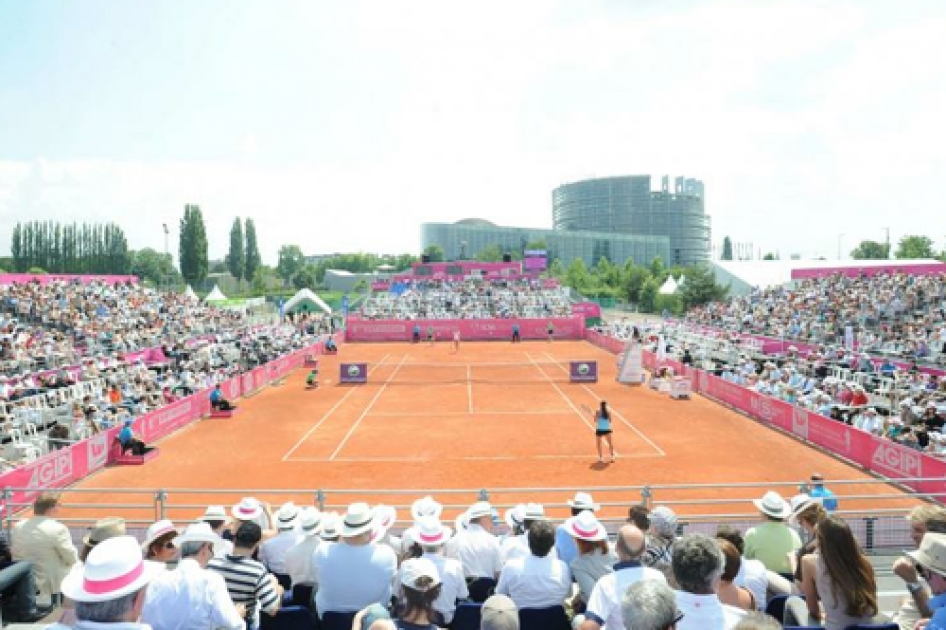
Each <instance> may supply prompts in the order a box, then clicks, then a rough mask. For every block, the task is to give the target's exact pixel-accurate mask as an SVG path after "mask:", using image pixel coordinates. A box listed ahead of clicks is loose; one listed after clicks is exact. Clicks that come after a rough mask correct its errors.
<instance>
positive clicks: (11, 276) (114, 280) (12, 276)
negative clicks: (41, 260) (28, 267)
mask: <svg viewBox="0 0 946 630" xmlns="http://www.w3.org/2000/svg"><path fill="white" fill-rule="evenodd" d="M60 280H64V281H66V282H72V281H74V280H78V281H79V282H81V283H82V284H89V283H92V282H105V283H107V284H118V283H119V282H131V283H133V284H136V283H137V282H138V276H109V275H101V276H96V275H89V276H80V275H72V274H64V273H49V274H34V273H0V284H26V283H28V282H38V283H39V284H49V283H50V282H57V281H60Z"/></svg>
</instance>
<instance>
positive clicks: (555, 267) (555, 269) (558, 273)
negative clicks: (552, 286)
mask: <svg viewBox="0 0 946 630" xmlns="http://www.w3.org/2000/svg"><path fill="white" fill-rule="evenodd" d="M549 277H552V278H558V279H559V280H564V279H565V263H563V262H562V259H561V258H553V259H552V264H551V265H549Z"/></svg>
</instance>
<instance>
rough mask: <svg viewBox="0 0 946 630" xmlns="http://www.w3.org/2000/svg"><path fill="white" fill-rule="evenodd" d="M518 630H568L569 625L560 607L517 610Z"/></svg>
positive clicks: (563, 609)
mask: <svg viewBox="0 0 946 630" xmlns="http://www.w3.org/2000/svg"><path fill="white" fill-rule="evenodd" d="M519 628H520V630H570V628H571V624H570V623H569V621H568V615H566V614H565V608H564V607H562V606H550V607H549V608H521V609H519Z"/></svg>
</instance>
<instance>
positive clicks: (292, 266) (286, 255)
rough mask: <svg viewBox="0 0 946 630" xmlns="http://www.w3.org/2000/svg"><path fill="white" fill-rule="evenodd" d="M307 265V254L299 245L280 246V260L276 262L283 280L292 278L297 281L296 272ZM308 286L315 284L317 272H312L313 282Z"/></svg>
mask: <svg viewBox="0 0 946 630" xmlns="http://www.w3.org/2000/svg"><path fill="white" fill-rule="evenodd" d="M303 267H305V256H303V255H302V249H301V248H300V247H299V246H298V245H283V246H282V247H280V248H279V262H277V263H276V273H277V274H278V275H279V277H280V278H282V279H283V282H289V281H290V280H292V281H293V283H295V277H296V274H297V273H299V272H300V271H301V270H302V269H303ZM306 286H315V273H314V272H313V273H312V282H311V283H309V284H307V285H306Z"/></svg>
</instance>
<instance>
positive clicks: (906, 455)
mask: <svg viewBox="0 0 946 630" xmlns="http://www.w3.org/2000/svg"><path fill="white" fill-rule="evenodd" d="M871 466H872V467H873V468H874V469H877V470H881V471H887V472H890V473H893V474H894V475H896V476H900V477H922V476H923V458H922V457H921V456H920V453H918V452H917V451H914V450H913V449H910V448H906V447H904V446H898V445H895V444H893V443H890V442H879V443H878V444H877V448H876V449H874V455H873V457H871Z"/></svg>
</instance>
